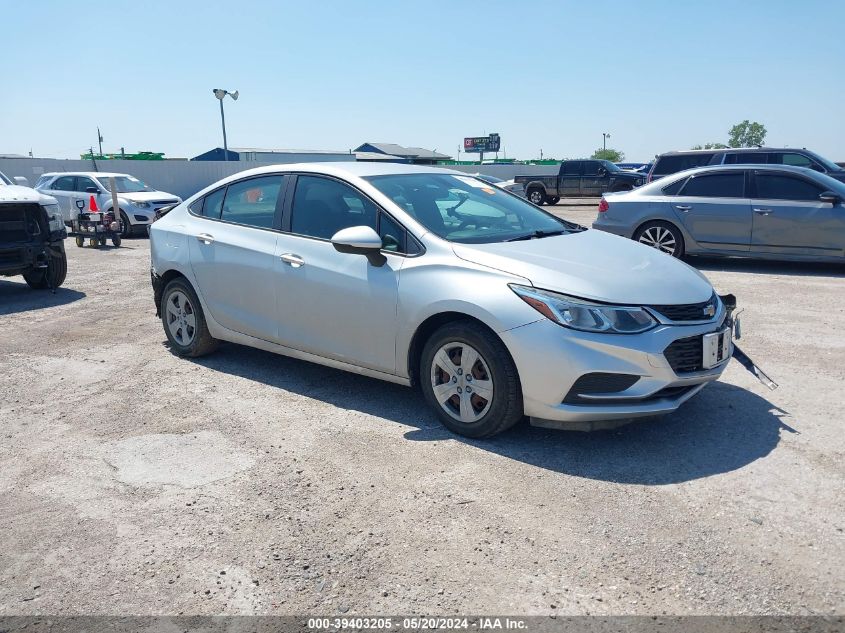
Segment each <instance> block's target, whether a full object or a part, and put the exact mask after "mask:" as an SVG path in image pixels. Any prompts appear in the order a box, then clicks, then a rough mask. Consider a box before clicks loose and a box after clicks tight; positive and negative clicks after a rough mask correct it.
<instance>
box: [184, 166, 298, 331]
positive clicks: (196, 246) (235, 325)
mask: <svg viewBox="0 0 845 633" xmlns="http://www.w3.org/2000/svg"><path fill="white" fill-rule="evenodd" d="M286 182H287V178H286V177H285V176H283V175H279V174H271V175H267V176H260V177H255V178H246V179H244V180H239V181H235V182H233V183H230V184H229V185H228V187H222V188H220V189H217V190H215V191H213V192H211V193H209V194H208V195H207V196H205V198H204V199H203V200H202V203H201V204H197V203H194V204H192V205H191V209H190V219H189V226H188V227H187V229H188V231H187V232H188V249H189V253H190V260H191V269H192V271H193V273H194V277H195V279H196V282H197V286H198V287H197V292H198V293H199V294H200V296H201V297H202V299H203V300H204V302H205V304H206V307H207V308H208V311H209V313H210V315H211V316H212V318H213V319H214V320H215V321H217V322H218V323H219V324H220V325H222V326H223V327H225V328H227V329H229V330H232V331H234V332H240V333H241V334H248V335H249V336H254V337H257V338H260V339H264V340H266V341H275V340H277V338H278V324H277V318H276V317H277V315H276V293H275V283H274V274H275V267H274V260H275V255H276V240H277V238H278V236H279V232H278V227H279V226H280V225H281V203H282V200H283V197H284V188H285V184H286Z"/></svg>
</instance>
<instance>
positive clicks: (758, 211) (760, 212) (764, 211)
mask: <svg viewBox="0 0 845 633" xmlns="http://www.w3.org/2000/svg"><path fill="white" fill-rule="evenodd" d="M754 213H756V214H757V215H771V213H772V210H771V209H754Z"/></svg>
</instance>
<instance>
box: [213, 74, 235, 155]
mask: <svg viewBox="0 0 845 633" xmlns="http://www.w3.org/2000/svg"><path fill="white" fill-rule="evenodd" d="M212 92H213V93H214V96H215V97H217V98H218V99H219V100H220V123H222V124H223V156H224V160H229V145H228V143H227V142H226V115H224V114H223V97H225V96H226V95H229V96H230V97H232V99H234V100H235V101H237V100H238V91H237V90H235V92H229V91H228V90H221V89H220V88H215V89H214V90H212Z"/></svg>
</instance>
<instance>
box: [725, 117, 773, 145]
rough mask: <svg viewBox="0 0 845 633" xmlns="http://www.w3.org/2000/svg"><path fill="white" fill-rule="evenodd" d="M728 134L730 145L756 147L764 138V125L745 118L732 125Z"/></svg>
mask: <svg viewBox="0 0 845 633" xmlns="http://www.w3.org/2000/svg"><path fill="white" fill-rule="evenodd" d="M728 134H729V138H728V145H729V146H731V147H756V146H757V145H762V144H763V141H765V140H766V126H765V125H763V124H762V123H757V121H753V122H751V121H749V120H748V119H745V121H743V122H742V123H737V124H736V125H734V126H733V127H732V128H731V131H730V132H729V133H728Z"/></svg>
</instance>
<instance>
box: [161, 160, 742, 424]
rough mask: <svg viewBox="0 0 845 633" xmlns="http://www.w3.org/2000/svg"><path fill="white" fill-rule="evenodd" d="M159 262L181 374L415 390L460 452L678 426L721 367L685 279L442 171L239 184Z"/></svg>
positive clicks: (184, 230) (308, 173) (725, 318)
mask: <svg viewBox="0 0 845 633" xmlns="http://www.w3.org/2000/svg"><path fill="white" fill-rule="evenodd" d="M150 246H151V256H152V271H151V273H152V284H153V289H154V298H155V305H156V309H157V313H158V315H159V316H160V317H161V320H162V325H163V327H164V332H165V334H166V336H167V339H168V341H169V344H170V346H171V349H172V350H173V351H174V352H175V353H176V354H178V355H181V356H187V357H195V356H202V355H204V354H208V353H210V352H212V351H213V350H214V349H215V348H216V347H217V345H218V343H219V341H232V342H235V343H240V344H242V345H249V346H252V347H258V348H261V349H264V350H269V351H272V352H276V353H279V354H285V355H288V356H292V357H295V358H299V359H304V360H309V361H312V362H316V363H320V364H323V365H328V366H330V367H335V368H339V369H344V370H347V371H352V372H355V373H359V374H364V375H366V376H372V377H375V378H380V379H383V380H387V381H390V382H395V383H399V384H403V385H418V386H419V387H420V388H421V389H422V392H423V393H424V395H425V398H426V400H427V401H428V403H429V404H430V405H431V407H432V409H433V410H434V411H435V412H436V414H437V415H438V416H439V418H440V420H442V422H443V423H444V424H445V425H446V426H447V427H448V428H449V429H451V430H452V431H454V432H456V433H459V434H462V435H466V436H469V437H486V436H490V435H493V434H495V433H499V432H501V431H503V430H505V429H507V428H508V427H509V426H511V425H513V424H515V423H516V422H518V421H519V420H520V419H522V417H523V416H529V418H530V419H531V422H532V423H534V424H538V425H541V426H558V427H561V426H564V427H565V426H568V425H571V424H572V423H580V424H585V423H593V422H594V421H604V420H609V419H627V418H632V417H639V416H649V415H655V414H662V413H667V412H670V411H674V410H675V409H677V408H678V407H679V406H680V405H681V404H682V403H683V402H685V401H686V400H688V399H689V398H691V397H692V396H693V395H695V394H696V393H698V392H699V391H700V390H701V389H702V388H704V386H705V385H706V384H708V383H710V382H712V381H714V380H716V379H718V378H719V376H720V375H721V373H722V371H723V370H724V368H725V365H726V363H727V362H728V360H729V358H730V356H731V352H732V341H731V331H732V330H731V324H732V321H731V311H732V308H733V305H732V302H725V301H723V300H721V299H720V298H719V297H718V296H717V295H716V293H715V292H714V290H713V287H712V286H711V285H710V283H709V282H708V281H707V279H706V278H705V277H704V276H703V275H701V274H700V273H699V272H697V271H696V270H694V269H693V268H691V267H690V266H687V265H686V264H684V263H683V262H679V261H677V260H675V259H672V258H671V257H666V256H665V255H663V254H662V253H659V252H657V251H655V250H654V249H651V248H647V247H644V246H642V245H641V244H636V243H634V242H631V241H630V240H625V239H621V238H619V237H616V236H613V235H608V234H607V233H603V232H601V231H593V230H588V229H584V228H583V227H580V226H577V225H574V224H571V223H569V222H566V221H564V220H560V219H558V218H556V217H554V216H553V215H551V214H548V213H546V212H545V211H543V210H542V209H539V208H537V207H536V206H534V205H532V204H530V203H528V202H526V201H524V200H521V199H520V198H518V197H516V196H512V195H509V194H507V193H506V192H503V191H501V190H499V189H497V188H496V187H491V186H490V185H489V184H488V183H486V182H484V181H482V180H479V179H477V178H474V177H472V176H468V175H465V174H462V173H460V172H454V171H450V170H446V169H433V168H426V167H419V166H414V165H395V164H383V165H382V164H377V163H336V164H332V163H310V164H302V165H274V166H267V167H261V168H258V169H252V170H248V171H244V172H240V173H238V174H236V175H234V176H230V177H229V178H226V179H224V180H221V181H220V182H218V183H216V184H214V185H212V186H210V187H208V188H206V189H205V190H203V191H201V192H199V193H198V194H196V195H195V196H193V197H191V198H189V199H188V200H187V201H185V202H184V203H182V204H180V205H178V206H176V207H175V208H174V209H173V210H171V211H170V212H169V213H168V214H167V215H165V216H164V217H162V218H161V219H160V220H158V221H157V222H156V223H155V224H153V226H152V230H151V244H150ZM373 388H374V387H373Z"/></svg>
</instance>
